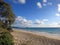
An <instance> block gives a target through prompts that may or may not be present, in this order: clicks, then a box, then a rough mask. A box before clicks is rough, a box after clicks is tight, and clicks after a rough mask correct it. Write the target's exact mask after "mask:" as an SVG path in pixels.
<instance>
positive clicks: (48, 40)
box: [11, 30, 60, 45]
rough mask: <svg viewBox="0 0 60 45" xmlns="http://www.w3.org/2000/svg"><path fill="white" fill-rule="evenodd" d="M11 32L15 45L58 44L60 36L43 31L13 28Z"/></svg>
mask: <svg viewBox="0 0 60 45" xmlns="http://www.w3.org/2000/svg"><path fill="white" fill-rule="evenodd" d="M11 34H12V36H13V39H14V43H15V45H23V44H25V45H60V37H58V36H56V35H50V34H48V33H44V32H39V33H38V32H30V31H26V30H13V32H11Z"/></svg>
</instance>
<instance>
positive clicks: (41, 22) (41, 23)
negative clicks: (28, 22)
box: [35, 19, 44, 25]
mask: <svg viewBox="0 0 60 45" xmlns="http://www.w3.org/2000/svg"><path fill="white" fill-rule="evenodd" d="M35 22H36V24H40V25H44V22H43V21H41V20H39V19H36V20H35Z"/></svg>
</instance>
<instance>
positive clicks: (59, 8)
mask: <svg viewBox="0 0 60 45" xmlns="http://www.w3.org/2000/svg"><path fill="white" fill-rule="evenodd" d="M58 12H60V4H58Z"/></svg>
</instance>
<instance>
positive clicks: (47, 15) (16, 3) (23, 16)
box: [4, 0, 60, 27]
mask: <svg viewBox="0 0 60 45" xmlns="http://www.w3.org/2000/svg"><path fill="white" fill-rule="evenodd" d="M4 1H5V2H7V3H9V4H10V5H11V6H12V10H13V12H14V14H15V15H16V20H15V23H14V26H18V27H60V0H4Z"/></svg>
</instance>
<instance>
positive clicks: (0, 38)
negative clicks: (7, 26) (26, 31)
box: [0, 28, 14, 45]
mask: <svg viewBox="0 0 60 45" xmlns="http://www.w3.org/2000/svg"><path fill="white" fill-rule="evenodd" d="M0 45H14V42H13V40H12V35H11V34H10V33H9V31H7V30H4V29H2V28H1V29H0Z"/></svg>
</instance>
